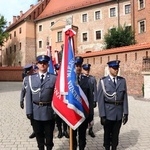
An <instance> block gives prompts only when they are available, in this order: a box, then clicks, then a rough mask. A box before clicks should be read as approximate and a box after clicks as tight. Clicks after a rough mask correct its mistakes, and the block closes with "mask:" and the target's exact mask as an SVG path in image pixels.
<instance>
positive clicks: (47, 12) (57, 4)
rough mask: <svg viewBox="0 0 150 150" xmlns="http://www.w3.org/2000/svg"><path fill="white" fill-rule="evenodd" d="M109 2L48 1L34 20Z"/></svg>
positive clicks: (101, 0)
mask: <svg viewBox="0 0 150 150" xmlns="http://www.w3.org/2000/svg"><path fill="white" fill-rule="evenodd" d="M110 1H112V0H50V2H49V4H48V5H47V7H46V8H45V9H44V11H43V12H42V13H41V14H40V15H39V16H38V18H37V19H36V20H40V19H44V18H47V17H51V16H55V15H58V14H61V13H65V12H69V11H72V10H77V9H80V8H84V7H88V6H92V5H96V4H100V3H106V2H110Z"/></svg>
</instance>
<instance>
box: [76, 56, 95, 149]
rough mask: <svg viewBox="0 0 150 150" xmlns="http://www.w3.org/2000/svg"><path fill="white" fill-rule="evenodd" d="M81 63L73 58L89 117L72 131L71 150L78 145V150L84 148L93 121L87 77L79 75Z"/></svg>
mask: <svg viewBox="0 0 150 150" xmlns="http://www.w3.org/2000/svg"><path fill="white" fill-rule="evenodd" d="M82 63H83V58H82V57H80V56H77V57H76V58H75V67H76V75H77V80H78V84H79V85H80V87H81V89H82V90H83V92H84V94H85V95H86V97H87V99H88V101H89V116H88V117H87V118H86V119H85V121H84V122H83V123H82V124H81V125H80V126H79V127H78V128H77V129H76V130H73V150H77V145H79V150H84V149H85V146H86V130H87V128H88V123H90V122H91V121H92V120H93V103H92V101H90V100H91V99H92V92H91V89H90V84H89V82H88V77H86V76H84V75H82V74H81V72H82ZM77 133H78V142H79V144H77Z"/></svg>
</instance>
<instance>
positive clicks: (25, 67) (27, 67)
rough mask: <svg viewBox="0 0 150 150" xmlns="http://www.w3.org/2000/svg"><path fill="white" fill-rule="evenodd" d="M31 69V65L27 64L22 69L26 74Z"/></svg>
mask: <svg viewBox="0 0 150 150" xmlns="http://www.w3.org/2000/svg"><path fill="white" fill-rule="evenodd" d="M32 68H33V67H32V64H28V65H26V66H24V68H23V69H24V71H25V72H28V71H30V70H31V69H32Z"/></svg>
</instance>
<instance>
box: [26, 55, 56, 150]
mask: <svg viewBox="0 0 150 150" xmlns="http://www.w3.org/2000/svg"><path fill="white" fill-rule="evenodd" d="M49 60H50V57H48V56H47V55H40V56H38V57H37V66H38V68H39V69H38V73H35V74H33V75H30V76H29V77H28V78H29V79H28V87H27V90H26V91H27V92H26V115H27V118H28V119H31V120H32V125H33V129H34V132H35V135H36V140H37V144H38V148H39V150H44V145H46V150H52V147H53V146H54V143H53V131H54V127H55V120H54V111H53V109H52V106H51V102H52V97H53V93H54V87H55V81H56V75H54V74H50V73H49V72H47V69H48V67H49V65H48V62H49Z"/></svg>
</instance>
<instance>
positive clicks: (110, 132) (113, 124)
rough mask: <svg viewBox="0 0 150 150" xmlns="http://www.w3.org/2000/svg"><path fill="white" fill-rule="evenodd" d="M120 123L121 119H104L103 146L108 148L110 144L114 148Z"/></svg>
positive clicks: (116, 143)
mask: <svg viewBox="0 0 150 150" xmlns="http://www.w3.org/2000/svg"><path fill="white" fill-rule="evenodd" d="M121 124H122V120H119V121H111V120H106V123H105V125H104V147H105V148H108V149H109V148H110V144H111V145H112V147H114V148H116V147H117V145H118V140H119V132H120V128H121Z"/></svg>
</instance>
